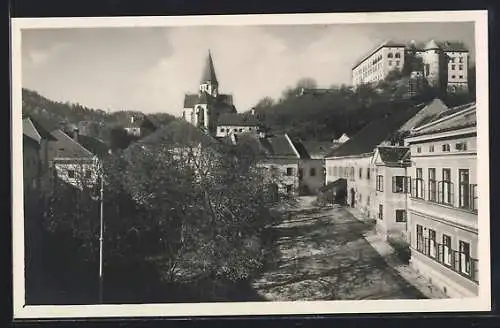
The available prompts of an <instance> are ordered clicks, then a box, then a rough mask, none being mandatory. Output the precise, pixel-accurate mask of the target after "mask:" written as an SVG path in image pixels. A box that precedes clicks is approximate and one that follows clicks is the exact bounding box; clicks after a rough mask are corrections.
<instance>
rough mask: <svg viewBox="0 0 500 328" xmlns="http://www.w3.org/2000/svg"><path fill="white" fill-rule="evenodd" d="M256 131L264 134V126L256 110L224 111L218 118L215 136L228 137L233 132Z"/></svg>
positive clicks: (258, 133)
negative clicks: (247, 111) (242, 111)
mask: <svg viewBox="0 0 500 328" xmlns="http://www.w3.org/2000/svg"><path fill="white" fill-rule="evenodd" d="M241 133H254V134H257V135H260V136H264V126H263V124H262V122H261V121H260V120H259V119H258V118H257V116H256V115H255V112H254V111H252V112H251V113H242V114H240V113H224V114H221V115H220V116H219V118H218V120H217V128H216V133H215V136H216V137H218V138H221V137H227V136H229V135H231V134H234V135H238V134H241Z"/></svg>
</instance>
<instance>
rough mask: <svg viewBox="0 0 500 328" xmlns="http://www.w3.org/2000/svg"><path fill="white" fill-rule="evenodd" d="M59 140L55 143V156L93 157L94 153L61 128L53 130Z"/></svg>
mask: <svg viewBox="0 0 500 328" xmlns="http://www.w3.org/2000/svg"><path fill="white" fill-rule="evenodd" d="M52 134H53V135H54V137H56V139H57V141H55V142H54V145H53V149H54V152H53V154H52V155H53V157H54V158H92V157H94V154H92V153H91V152H90V151H89V150H88V149H86V148H85V147H83V146H82V145H81V144H79V143H78V142H77V141H76V140H74V139H73V138H71V137H70V136H68V135H67V134H66V133H64V132H63V131H62V130H60V129H56V130H54V131H52Z"/></svg>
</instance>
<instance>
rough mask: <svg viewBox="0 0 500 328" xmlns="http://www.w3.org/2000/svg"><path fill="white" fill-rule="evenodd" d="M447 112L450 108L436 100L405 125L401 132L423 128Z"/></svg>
mask: <svg viewBox="0 0 500 328" xmlns="http://www.w3.org/2000/svg"><path fill="white" fill-rule="evenodd" d="M447 110H448V107H447V106H446V105H445V104H444V103H443V102H442V101H441V99H439V98H436V99H434V100H432V101H431V102H430V103H428V104H427V105H425V107H423V108H422V110H420V111H419V112H418V113H417V114H416V115H415V116H413V117H412V118H410V119H409V120H408V121H407V122H406V123H405V124H403V126H402V127H401V128H400V129H399V131H409V130H411V129H413V128H415V127H418V126H421V125H423V124H425V123H426V122H430V121H431V120H432V119H433V118H434V117H436V116H437V115H439V114H441V113H442V112H444V111H447Z"/></svg>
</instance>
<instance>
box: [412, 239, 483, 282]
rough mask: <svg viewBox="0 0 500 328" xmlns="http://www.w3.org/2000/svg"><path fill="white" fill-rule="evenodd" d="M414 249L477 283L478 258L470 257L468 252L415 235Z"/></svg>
mask: <svg viewBox="0 0 500 328" xmlns="http://www.w3.org/2000/svg"><path fill="white" fill-rule="evenodd" d="M414 250H416V251H417V252H419V253H420V254H423V255H425V256H426V257H427V258H429V259H431V260H433V261H434V262H436V263H439V264H441V265H442V266H443V267H445V268H447V269H449V270H451V271H453V272H455V273H457V274H459V275H460V276H462V277H464V278H467V279H468V280H470V281H472V282H474V283H476V284H479V271H478V268H479V260H478V259H474V258H472V257H471V256H470V254H468V253H465V252H460V251H457V250H454V249H452V248H450V247H448V246H446V245H443V244H440V243H438V242H436V241H433V240H430V239H429V238H423V237H422V236H417V247H416V248H414Z"/></svg>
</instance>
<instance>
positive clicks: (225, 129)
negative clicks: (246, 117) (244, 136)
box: [215, 125, 259, 137]
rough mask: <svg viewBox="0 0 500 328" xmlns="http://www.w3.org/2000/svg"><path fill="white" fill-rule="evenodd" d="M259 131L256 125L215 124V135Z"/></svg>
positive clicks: (223, 135) (222, 135)
mask: <svg viewBox="0 0 500 328" xmlns="http://www.w3.org/2000/svg"><path fill="white" fill-rule="evenodd" d="M249 132H250V133H259V128H258V127H257V126H240V125H219V126H217V132H216V135H215V136H216V137H225V136H227V135H229V134H231V133H234V134H239V133H249Z"/></svg>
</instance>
